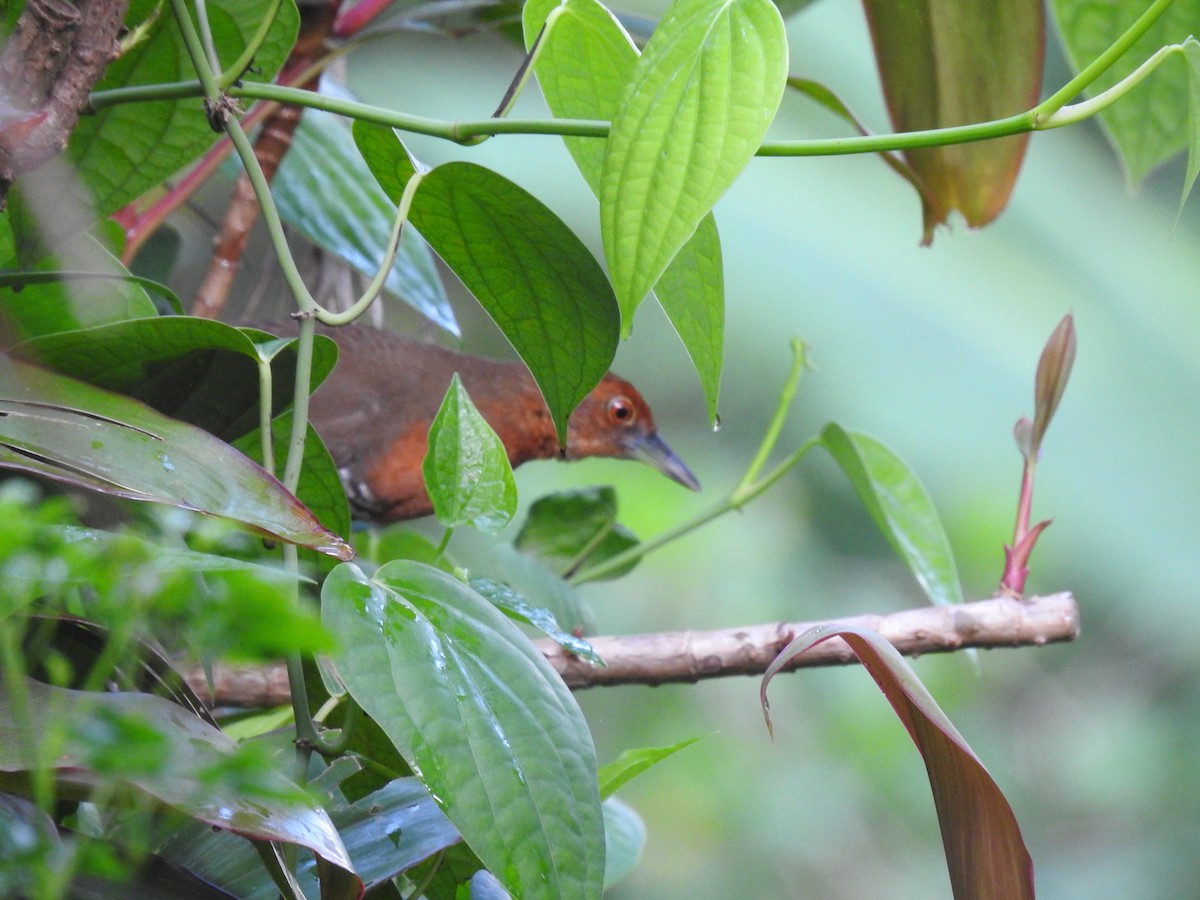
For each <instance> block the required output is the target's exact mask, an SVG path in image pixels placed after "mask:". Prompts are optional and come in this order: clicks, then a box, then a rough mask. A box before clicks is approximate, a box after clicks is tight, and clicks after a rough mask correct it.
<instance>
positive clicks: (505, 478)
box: [421, 373, 517, 534]
mask: <svg viewBox="0 0 1200 900" xmlns="http://www.w3.org/2000/svg"><path fill="white" fill-rule="evenodd" d="M421 471H422V474H423V475H424V476H425V487H426V489H427V490H428V491H429V498H430V500H432V501H433V509H434V512H435V513H437V518H438V521H439V522H441V523H442V524H443V525H445V526H446V527H447V528H454V527H456V526H458V525H473V526H475V527H476V528H478V529H479V530H480V531H483V532H486V533H487V534H498V533H500V532H501V531H503V530H504V529H505V528H506V527H508V523H509V522H511V521H512V517H513V514H514V513H515V512H516V511H517V485H516V482H515V481H513V472H512V466H511V465H510V464H509V462H508V453H507V451H505V449H504V443H503V442H502V441H501V440H500V438H499V436H498V435H497V434H496V432H494V431H492V426H490V425H489V424H488V423H487V422H486V421H485V420H484V418H483V416H482V415H480V413H479V410H477V409H476V408H475V404H474V403H472V402H471V398H470V396H468V394H467V389H466V388H464V387H463V384H462V381H461V380H460V379H459V377H458V374H457V373H455V375H454V377H453V378H452V379H451V380H450V387H449V388H447V390H446V396H445V398H444V399H443V400H442V405H441V407H440V408H439V409H438V412H437V415H436V416H434V418H433V423H432V424H431V425H430V426H429V451H428V452H427V453H426V454H425V461H424V464H423V465H422V469H421Z"/></svg>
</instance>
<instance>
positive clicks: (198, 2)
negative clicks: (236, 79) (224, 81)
mask: <svg viewBox="0 0 1200 900" xmlns="http://www.w3.org/2000/svg"><path fill="white" fill-rule="evenodd" d="M192 3H193V5H194V6H195V8H196V33H197V35H198V36H199V38H200V44H201V46H203V47H204V53H205V55H206V56H207V57H208V65H209V68H210V70H211V71H212V72H213V73H214V77H215V74H216V73H217V72H219V71H221V59H220V57H219V56H217V45H216V43H215V42H214V41H213V36H212V27H211V26H210V25H209V24H208V5H207V4H206V3H205V0H192Z"/></svg>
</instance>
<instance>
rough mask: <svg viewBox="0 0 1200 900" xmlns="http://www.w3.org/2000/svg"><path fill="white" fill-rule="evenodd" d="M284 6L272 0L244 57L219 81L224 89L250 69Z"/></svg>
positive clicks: (235, 61)
mask: <svg viewBox="0 0 1200 900" xmlns="http://www.w3.org/2000/svg"><path fill="white" fill-rule="evenodd" d="M282 6H283V0H271V4H270V6H268V7H267V9H266V10H265V15H263V17H262V18H261V19H259V20H258V30H257V31H255V32H254V34H253V35H251V37H250V40H249V42H248V43H247V44H246V49H245V50H243V51H242V55H241V56H239V57H238V58H237V59H235V60H234V61H233V64H232V65H231V66H229V68H227V69H226V70H225V71H224V72H223V73H222V74H221V77H220V78H218V79H217V83H218V84H220V85H221V88H222V89H227V88H229V87H230V86H231V85H233V84H234V83H235V82H236V81H237V80H238V79H239V78H241V77H242V75H243V73H245V71H246V69H248V68H250V64H251V63H253V62H254V57H255V56H256V55H257V54H258V51H259V50H260V49H261V48H262V45H263V42H264V41H265V40H266V39H267V35H268V34H269V33H270V31H271V26H273V25H274V24H275V19H276V18H278V16H279V10H280V8H281V7H282Z"/></svg>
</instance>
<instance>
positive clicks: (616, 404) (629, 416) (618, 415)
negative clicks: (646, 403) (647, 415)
mask: <svg viewBox="0 0 1200 900" xmlns="http://www.w3.org/2000/svg"><path fill="white" fill-rule="evenodd" d="M636 418H637V410H636V409H634V408H633V402H632V401H631V400H630V399H629V398H628V397H613V398H612V399H611V400H609V401H608V421H610V422H612V423H613V424H614V425H632V424H633V420H634V419H636Z"/></svg>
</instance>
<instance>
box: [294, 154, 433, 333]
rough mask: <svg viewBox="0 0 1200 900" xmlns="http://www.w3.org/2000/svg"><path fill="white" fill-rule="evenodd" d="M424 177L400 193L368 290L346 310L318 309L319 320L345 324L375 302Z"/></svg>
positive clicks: (420, 175)
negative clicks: (376, 268)
mask: <svg viewBox="0 0 1200 900" xmlns="http://www.w3.org/2000/svg"><path fill="white" fill-rule="evenodd" d="M424 177H425V176H424V175H423V174H422V173H420V172H418V173H417V174H415V175H413V177H412V178H410V179H409V180H408V184H406V185H405V186H404V193H403V194H401V195H400V202H399V203H398V204H396V218H395V219H394V220H393V222H392V233H391V235H390V236H389V238H388V243H387V248H386V250H385V252H384V254H383V260H382V262H380V264H379V271H378V272H377V273H376V274H375V277H374V278H373V279H371V283H370V284H369V285H367V289H366V291H364V292H363V295H362V296H361V297H360V298H359V299H358V300H356V301H355V302H354V303H353V304H351V306H350V308H349V309H347V310H345V311H344V312H340V313H335V312H330V311H329V310H326V309H318V310H317V311H316V314H315V315H316V318H317V319H318V320H319V321H321V322H323V323H324V324H326V325H345V324H347V323H348V322H353V321H354V320H355V319H357V318H358V317H359V316H361V315H362V314H363V313H364V312H366V310H367V307H368V306H370V305H371V304H372V303H374V302H375V298H376V297H378V296H379V293H380V292H381V291H382V290H383V286H384V285H385V284H386V283H387V277H388V275H389V274H391V271H392V266H393V265H395V262H396V253H397V252H398V251H399V249H400V237H401V236H402V235H403V234H404V225H405V223H406V222H407V221H408V214H409V211H410V210H411V209H412V202H413V197H415V196H416V194H417V187H418V186H419V185H420V184H421V181H422V180H423V179H424Z"/></svg>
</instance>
